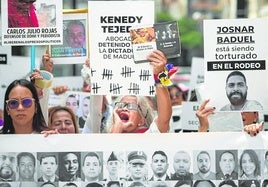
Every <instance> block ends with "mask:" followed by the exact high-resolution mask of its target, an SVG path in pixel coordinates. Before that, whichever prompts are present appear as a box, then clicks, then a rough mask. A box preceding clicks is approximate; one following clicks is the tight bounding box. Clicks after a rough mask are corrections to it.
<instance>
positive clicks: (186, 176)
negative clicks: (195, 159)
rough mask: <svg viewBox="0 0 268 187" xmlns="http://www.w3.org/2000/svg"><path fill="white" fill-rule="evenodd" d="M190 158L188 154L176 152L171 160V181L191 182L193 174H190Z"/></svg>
mask: <svg viewBox="0 0 268 187" xmlns="http://www.w3.org/2000/svg"><path fill="white" fill-rule="evenodd" d="M190 166H191V158H190V155H189V153H187V152H185V151H178V152H176V153H175V155H174V158H173V168H174V171H175V173H174V174H171V180H189V181H192V180H193V174H192V173H190Z"/></svg>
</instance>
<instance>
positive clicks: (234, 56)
mask: <svg viewBox="0 0 268 187" xmlns="http://www.w3.org/2000/svg"><path fill="white" fill-rule="evenodd" d="M267 32H268V19H265V18H259V19H228V20H225V19H217V20H205V21H204V58H205V80H204V82H205V90H204V91H205V92H207V93H204V94H205V95H206V96H207V97H208V98H209V99H210V103H209V105H211V106H214V107H216V110H222V111H231V110H244V111H245V110H248V111H250V110H251V111H252V110H267V109H268V98H267V96H266V94H265V93H267V92H268V82H267V81H264V80H266V79H267V74H268V70H267V58H268V55H267V52H266V50H265V49H267V48H268V38H267V37H266V36H267ZM230 73H232V74H233V73H235V74H237V73H240V75H232V74H231V75H232V79H228V82H226V81H227V77H228V75H229V74H230ZM241 73H242V74H244V77H245V78H243V77H242V75H241ZM238 79H243V80H242V81H240V82H239V84H237V83H236V82H233V81H237V80H238ZM257 83H258V84H257ZM235 86H239V88H237V87H235ZM201 95H202V93H201ZM227 95H228V96H229V97H227ZM228 98H230V100H231V101H232V103H233V105H230V101H229V99H228ZM242 98H246V102H242V100H243V99H242ZM203 99H206V98H203Z"/></svg>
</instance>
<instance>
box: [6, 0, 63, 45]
mask: <svg viewBox="0 0 268 187" xmlns="http://www.w3.org/2000/svg"><path fill="white" fill-rule="evenodd" d="M1 3H2V5H1V8H2V12H8V13H7V14H2V27H3V28H2V45H12V46H21V45H48V44H62V1H54V0H38V1H36V2H33V4H32V5H30V4H29V3H28V4H27V3H26V4H23V2H20V1H14V0H3V1H1ZM23 9H28V10H26V11H25V10H23Z"/></svg>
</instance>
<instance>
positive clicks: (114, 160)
mask: <svg viewBox="0 0 268 187" xmlns="http://www.w3.org/2000/svg"><path fill="white" fill-rule="evenodd" d="M266 152H267V150H262V149H257V150H254V149H245V150H209V151H206V150H192V151H184V150H180V151H174V150H173V151H171V150H151V151H126V152H122V151H120V152H118V151H115V152H114V151H112V152H110V151H97V152H95V151H90V152H84V151H82V152H12V153H9V152H5V153H1V154H0V171H1V172H0V177H1V178H0V180H1V181H8V182H11V184H13V183H14V184H15V183H16V182H18V181H26V182H32V183H33V184H34V183H37V182H39V184H41V183H46V182H48V181H49V182H50V183H55V184H61V185H63V184H65V183H66V182H68V181H69V182H75V183H76V184H86V183H89V182H97V183H100V184H102V185H103V184H105V185H108V184H110V183H109V182H110V181H118V182H119V184H120V186H122V187H127V186H130V185H131V184H132V185H134V184H133V182H141V184H140V185H141V186H142V185H143V186H147V185H150V186H151V185H152V186H154V185H156V183H159V184H160V181H162V183H163V182H165V185H164V183H163V184H162V185H164V186H170V185H172V186H174V185H175V184H176V183H177V182H178V180H179V181H185V180H186V181H190V182H191V183H192V184H193V183H199V182H198V181H204V180H206V181H208V182H209V181H210V182H209V183H210V184H211V185H212V186H213V185H219V184H220V183H222V182H223V181H229V180H230V181H232V183H235V184H238V183H243V182H245V181H248V182H251V183H252V182H254V183H255V182H256V181H257V183H258V182H263V180H264V179H265V178H264V175H262V174H265V173H267V168H266V165H265V164H262V163H266V162H267V160H266V157H267V156H266V155H267V153H266ZM35 155H37V156H35ZM150 166H151V167H150ZM16 167H17V169H15V168H16ZM0 184H1V183H0ZM156 186H157V185H156ZM176 186H179V184H177V185H176ZM243 187H244V186H243Z"/></svg>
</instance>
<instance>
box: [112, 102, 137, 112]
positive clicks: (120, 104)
mask: <svg viewBox="0 0 268 187" xmlns="http://www.w3.org/2000/svg"><path fill="white" fill-rule="evenodd" d="M115 107H116V108H118V109H123V108H125V107H127V109H128V110H138V109H139V108H140V106H139V105H137V104H136V103H126V102H116V103H115Z"/></svg>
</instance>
